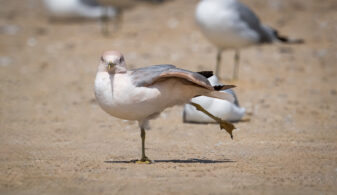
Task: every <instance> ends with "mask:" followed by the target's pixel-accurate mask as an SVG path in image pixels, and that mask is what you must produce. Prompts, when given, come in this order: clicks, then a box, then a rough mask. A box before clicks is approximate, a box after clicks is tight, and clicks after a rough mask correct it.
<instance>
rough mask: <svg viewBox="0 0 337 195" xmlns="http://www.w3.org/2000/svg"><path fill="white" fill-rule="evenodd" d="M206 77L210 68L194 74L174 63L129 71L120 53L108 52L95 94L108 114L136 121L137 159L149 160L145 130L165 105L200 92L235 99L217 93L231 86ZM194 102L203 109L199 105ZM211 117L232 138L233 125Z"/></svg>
mask: <svg viewBox="0 0 337 195" xmlns="http://www.w3.org/2000/svg"><path fill="white" fill-rule="evenodd" d="M204 75H206V76H204ZM209 76H211V72H209V71H205V72H200V73H196V72H191V71H188V70H184V69H179V68H176V67H175V66H173V65H155V66H149V67H144V68H139V69H133V70H128V69H127V67H126V63H125V61H124V57H123V55H122V54H121V53H120V52H118V51H107V52H105V53H104V54H103V56H102V57H101V61H100V63H99V65H98V71H97V74H96V79H95V96H96V99H97V102H98V103H99V105H100V106H101V108H102V109H103V110H104V111H106V112H107V113H109V114H110V115H112V116H114V117H117V118H121V119H125V120H136V121H138V124H139V127H140V129H141V138H142V156H141V159H140V162H150V160H149V159H148V158H147V157H146V156H145V129H146V128H147V127H148V121H149V120H150V119H153V118H156V117H157V116H158V115H159V114H160V113H161V112H162V111H163V110H164V109H166V108H168V107H171V106H174V105H183V104H185V103H188V102H189V101H190V99H191V98H193V97H196V96H199V95H205V96H209V97H215V98H220V99H224V100H228V101H230V102H233V101H234V97H233V96H232V94H229V93H226V92H219V90H223V89H229V88H232V87H234V86H233V85H217V86H212V85H211V84H210V83H209V81H208V80H207V78H206V77H209ZM193 105H194V106H196V107H197V108H198V109H199V110H203V108H202V107H200V106H199V105H197V104H193ZM204 111H205V110H204ZM205 112H206V113H207V111H205ZM208 114H209V113H208ZM214 120H217V122H219V124H220V127H221V128H224V129H226V131H227V132H228V133H229V134H230V135H231V137H232V131H233V129H234V128H235V127H234V126H233V125H232V124H229V123H227V122H225V121H221V120H220V119H219V120H218V119H217V118H216V117H214Z"/></svg>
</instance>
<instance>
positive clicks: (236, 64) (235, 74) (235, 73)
mask: <svg viewBox="0 0 337 195" xmlns="http://www.w3.org/2000/svg"><path fill="white" fill-rule="evenodd" d="M239 63H240V51H239V50H238V49H236V50H235V54H234V70H233V80H237V79H238V78H239Z"/></svg>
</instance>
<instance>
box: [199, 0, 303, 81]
mask: <svg viewBox="0 0 337 195" xmlns="http://www.w3.org/2000/svg"><path fill="white" fill-rule="evenodd" d="M195 18H196V21H197V23H198V25H199V27H200V29H201V31H202V33H203V34H204V35H205V36H206V37H207V39H208V40H209V41H210V42H211V43H212V44H214V45H215V46H216V47H217V49H218V51H217V57H216V68H215V73H216V75H217V76H218V77H219V68H220V67H219V66H220V63H221V53H222V51H223V50H227V49H234V50H235V57H234V61H235V62H234V70H233V79H237V78H238V72H239V59H240V56H239V49H241V48H243V47H247V46H250V45H258V44H263V43H273V42H283V43H302V42H303V40H300V39H290V38H287V37H284V36H280V35H279V34H278V32H277V31H276V30H275V29H273V28H271V27H269V26H266V25H264V24H262V23H260V20H259V18H258V17H257V16H256V15H255V14H254V12H253V11H252V10H250V9H249V8H248V7H247V6H246V5H244V4H242V3H241V2H239V1H238V0H201V1H200V2H199V3H198V5H197V8H196V11H195Z"/></svg>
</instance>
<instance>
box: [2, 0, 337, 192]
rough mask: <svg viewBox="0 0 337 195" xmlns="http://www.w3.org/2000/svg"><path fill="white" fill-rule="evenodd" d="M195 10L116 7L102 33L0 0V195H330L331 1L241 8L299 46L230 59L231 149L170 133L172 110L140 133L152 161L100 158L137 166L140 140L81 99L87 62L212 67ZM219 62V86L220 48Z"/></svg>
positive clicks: (216, 133) (90, 68)
mask: <svg viewBox="0 0 337 195" xmlns="http://www.w3.org/2000/svg"><path fill="white" fill-rule="evenodd" d="M28 2H32V3H33V4H31V5H30V4H28ZM196 2H197V1H196V0H175V1H171V2H168V3H166V4H164V5H163V6H159V7H151V6H141V7H137V8H135V9H132V10H128V11H127V12H126V13H125V15H124V24H123V25H122V28H121V29H120V30H119V31H118V32H117V33H115V34H114V35H113V36H111V37H109V38H105V37H102V36H101V35H100V32H99V29H100V28H99V25H98V23H96V22H81V23H75V24H74V23H68V24H64V23H57V24H50V23H48V19H47V18H46V17H45V13H44V11H43V9H42V7H41V5H40V4H39V3H38V1H37V0H31V1H21V0H13V1H8V0H2V1H0V4H1V6H0V26H4V25H16V26H17V27H18V28H19V29H18V32H16V34H15V35H9V34H4V31H3V30H2V31H1V34H0V43H1V44H0V57H4V56H7V57H9V60H8V58H7V61H6V60H3V61H5V62H2V65H1V66H0V194H140V193H143V194H145V193H147V194H163V193H164V194H308V193H309V194H320V193H322V194H336V193H337V187H336V186H337V122H336V115H337V66H336V61H337V49H336V47H337V46H336V45H337V38H336V35H337V26H336V18H337V12H336V9H337V2H336V1H335V0H324V1H317V0H297V1H294V0H283V1H281V0H280V1H268V0H250V1H249V0H245V1H244V2H246V3H247V4H249V5H250V6H251V7H252V8H253V9H254V10H255V11H256V12H257V13H258V15H259V16H260V17H261V18H263V21H264V22H265V23H267V24H270V25H272V26H274V27H278V28H279V29H280V31H281V32H282V33H283V34H289V35H293V36H294V37H301V38H304V39H305V40H306V43H305V44H303V45H298V46H286V45H273V46H262V47H252V48H248V49H245V50H243V51H242V61H241V67H240V80H239V81H238V82H236V83H235V84H236V85H237V86H238V87H237V89H236V91H237V94H238V96H239V99H240V102H241V105H242V106H244V107H246V108H247V109H248V110H249V111H250V112H252V114H253V115H252V116H250V118H251V121H250V122H244V123H238V124H236V126H237V127H238V129H237V130H236V131H235V132H234V140H230V138H229V136H228V134H226V132H225V131H220V130H219V128H218V126H216V125H194V124H183V123H182V118H181V110H182V108H181V107H175V108H172V109H168V110H166V111H165V112H164V113H163V114H162V115H161V117H160V118H158V119H156V120H154V121H152V130H150V131H148V134H147V140H146V141H147V142H146V143H147V154H148V156H149V157H150V158H151V159H153V160H161V162H158V163H154V164H151V165H137V164H127V163H111V161H115V162H116V161H128V160H131V159H135V158H139V156H140V137H139V130H138V127H137V124H136V123H134V122H127V121H122V120H119V119H115V118H112V117H110V116H108V115H107V114H106V113H104V112H103V111H102V110H101V109H100V108H99V107H98V105H97V104H96V103H95V101H94V94H93V81H94V78H95V73H96V64H97V62H98V60H99V57H100V54H101V53H102V52H103V51H105V50H108V49H117V50H120V51H121V52H123V53H124V54H125V57H126V60H127V63H128V64H129V65H130V66H131V67H141V66H145V65H150V64H159V63H172V64H175V65H177V66H179V67H181V68H186V69H191V70H195V71H199V70H208V69H213V65H214V64H215V52H216V50H215V48H214V47H213V46H211V45H210V44H209V43H208V42H207V40H206V39H205V38H204V37H203V36H202V35H201V34H200V32H199V31H198V29H197V27H196V25H195V22H194V19H193V14H194V13H193V12H194V6H195V4H196ZM269 2H279V3H280V7H279V9H275V8H271V6H270V5H271V4H270V3H269ZM14 30H15V29H14ZM29 45H31V46H29ZM223 59H224V63H223V66H222V74H223V75H227V76H228V77H229V76H231V73H232V72H231V71H232V64H233V52H228V53H227V54H226V53H225V54H224V57H223ZM188 159H199V162H198V163H193V161H189V160H188ZM186 160H187V161H186ZM105 161H109V162H110V163H109V162H105ZM207 162H210V163H207ZM217 162H218V163H217Z"/></svg>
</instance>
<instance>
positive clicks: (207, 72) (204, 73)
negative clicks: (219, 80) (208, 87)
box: [197, 71, 213, 78]
mask: <svg viewBox="0 0 337 195" xmlns="http://www.w3.org/2000/svg"><path fill="white" fill-rule="evenodd" d="M197 73H199V74H201V75H202V76H204V77H206V78H209V77H211V76H213V71H200V72H197Z"/></svg>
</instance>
